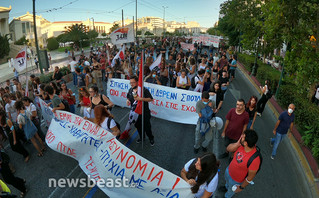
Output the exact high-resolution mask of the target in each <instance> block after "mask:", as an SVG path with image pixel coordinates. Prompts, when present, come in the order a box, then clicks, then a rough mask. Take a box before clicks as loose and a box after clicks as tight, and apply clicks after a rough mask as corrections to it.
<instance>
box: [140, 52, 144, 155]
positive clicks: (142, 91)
mask: <svg viewBox="0 0 319 198" xmlns="http://www.w3.org/2000/svg"><path fill="white" fill-rule="evenodd" d="M143 58H144V49H143V50H142V59H143ZM141 72H142V73H141ZM140 74H142V90H141V93H142V98H144V80H143V79H144V61H143V60H142V71H140ZM143 148H144V101H143V100H142V149H143Z"/></svg>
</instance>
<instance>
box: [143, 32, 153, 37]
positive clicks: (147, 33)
mask: <svg viewBox="0 0 319 198" xmlns="http://www.w3.org/2000/svg"><path fill="white" fill-rule="evenodd" d="M144 35H145V36H152V35H154V34H153V33H152V32H150V31H146V32H145V33H144Z"/></svg>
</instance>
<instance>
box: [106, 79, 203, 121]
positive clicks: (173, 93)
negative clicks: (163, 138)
mask: <svg viewBox="0 0 319 198" xmlns="http://www.w3.org/2000/svg"><path fill="white" fill-rule="evenodd" d="M130 87H131V86H130V84H129V80H123V79H114V78H113V79H110V80H109V81H108V83H107V92H108V93H107V95H108V97H109V98H110V100H111V101H112V102H113V103H114V104H116V105H118V106H121V107H127V106H126V95H127V92H128V91H129V89H130ZM144 87H145V88H147V89H148V90H149V91H150V93H151V94H152V96H153V98H154V101H153V102H150V103H149V107H150V110H151V114H152V116H154V117H157V118H161V119H164V120H169V121H173V122H178V123H183V124H196V123H197V120H198V114H197V113H196V102H197V101H199V100H201V93H198V92H194V91H187V90H183V89H176V88H171V87H166V86H161V85H156V84H151V83H144Z"/></svg>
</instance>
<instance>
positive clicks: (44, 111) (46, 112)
mask: <svg viewBox="0 0 319 198" xmlns="http://www.w3.org/2000/svg"><path fill="white" fill-rule="evenodd" d="M38 101H39V103H40V107H41V115H42V117H43V119H44V121H45V124H46V126H47V127H49V126H50V123H51V120H52V118H54V114H53V112H52V108H51V107H50V106H49V105H48V104H47V103H46V102H44V101H43V100H42V99H41V98H38Z"/></svg>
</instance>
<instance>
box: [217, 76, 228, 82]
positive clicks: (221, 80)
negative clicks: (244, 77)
mask: <svg viewBox="0 0 319 198" xmlns="http://www.w3.org/2000/svg"><path fill="white" fill-rule="evenodd" d="M219 81H220V83H221V84H227V83H228V81H229V78H228V77H226V78H223V76H220V77H219Z"/></svg>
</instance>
